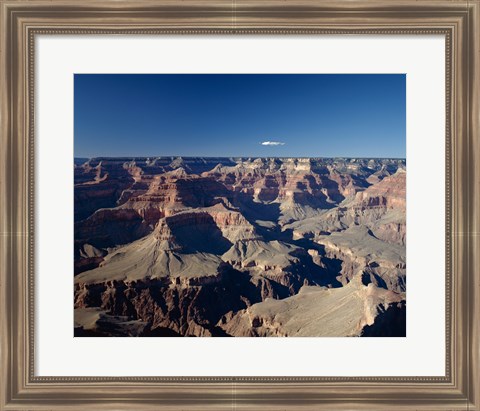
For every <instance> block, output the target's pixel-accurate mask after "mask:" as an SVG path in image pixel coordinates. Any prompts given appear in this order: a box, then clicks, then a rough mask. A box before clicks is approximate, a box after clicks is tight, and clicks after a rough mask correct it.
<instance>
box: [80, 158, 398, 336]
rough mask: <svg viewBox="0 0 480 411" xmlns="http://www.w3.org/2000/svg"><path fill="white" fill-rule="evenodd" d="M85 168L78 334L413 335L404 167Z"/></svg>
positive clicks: (156, 164)
mask: <svg viewBox="0 0 480 411" xmlns="http://www.w3.org/2000/svg"><path fill="white" fill-rule="evenodd" d="M74 167H75V212H74V216H75V255H74V274H75V276H74V305H75V335H76V336H199V337H201V336H202V337H203V336H247V337H257V336H272V337H273V336H309V337H313V336H318V337H321V336H405V330H406V294H405V293H406V259H405V241H406V217H405V216H406V211H405V210H406V204H405V201H406V196H405V185H406V164H405V160H399V159H351V158H187V157H178V158H175V157H158V158H154V157H151V158H92V159H75V165H74Z"/></svg>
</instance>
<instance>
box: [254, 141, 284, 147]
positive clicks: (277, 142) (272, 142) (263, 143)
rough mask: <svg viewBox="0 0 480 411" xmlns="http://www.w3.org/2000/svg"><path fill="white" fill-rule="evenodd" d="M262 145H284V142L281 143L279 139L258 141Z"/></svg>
mask: <svg viewBox="0 0 480 411" xmlns="http://www.w3.org/2000/svg"><path fill="white" fill-rule="evenodd" d="M260 144H261V145H262V146H284V145H285V143H282V142H281V141H262V142H261V143H260Z"/></svg>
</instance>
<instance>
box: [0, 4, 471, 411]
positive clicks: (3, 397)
mask: <svg viewBox="0 0 480 411" xmlns="http://www.w3.org/2000/svg"><path fill="white" fill-rule="evenodd" d="M0 6H1V8H0V13H1V15H0V32H1V43H0V51H1V53H0V59H1V60H0V90H1V111H0V121H1V123H0V130H1V133H0V139H1V146H0V156H1V157H0V167H1V173H0V212H1V214H0V267H1V271H0V291H1V294H0V330H1V334H0V344H1V345H0V349H1V352H0V353H1V357H0V358H1V370H0V372H1V374H0V393H1V394H0V409H2V410H3V409H5V410H26V409H29V410H40V409H42V410H44V409H49V410H50V409H55V410H60V409H67V408H68V409H72V410H84V409H136V410H140V409H144V410H150V409H151V410H153V409H155V410H157V409H168V410H172V409H191V410H195V409H242V410H243V409H245V410H247V409H252V410H254V409H259V408H260V407H262V409H282V410H283V409H292V410H293V409H322V410H334V409H335V410H337V409H338V410H340V409H342V410H343V409H361V410H367V409H368V410H407V409H408V410H412V409H415V410H465V411H474V410H477V411H480V361H479V356H480V341H479V337H480V331H479V322H480V257H479V256H480V210H479V205H480V204H479V198H480V161H479V160H480V129H479V125H480V0H469V1H468V0H467V1H463V0H417V1H416V0H390V1H389V0H370V1H366V0H331V1H328V0H327V1H322V0H301V1H289V2H287V1H282V0H235V1H215V0H214V1H200V0H197V1H194V0H183V1H169V0H157V1H155V0H141V1H134V0H117V1H109V0H97V1H89V0H84V1H83V2H77V1H75V0H53V1H49V0H30V1H22V0H0ZM86 33H88V34H94V33H98V34H106V33H111V34H132V35H133V34H146V33H148V34H159V35H161V34H167V33H168V34H172V33H174V34H199V33H203V34H205V33H209V34H228V35H236V34H252V35H254V34H275V35H282V34H318V33H322V34H326V33H332V34H356V33H362V34H433V33H435V34H442V35H445V37H446V50H445V53H446V90H447V93H446V109H447V110H446V113H447V120H446V130H447V135H446V148H447V149H446V152H447V158H446V170H447V178H446V205H447V207H446V208H447V213H446V214H447V215H446V227H447V229H446V244H447V247H446V255H445V258H446V267H447V277H446V289H447V300H446V307H447V312H446V319H447V321H446V353H445V355H446V375H445V377H415V376H411V377H388V378H387V377H385V378H383V377H356V378H353V377H336V378H334V377H119V378H114V377H110V378H101V377H36V376H35V375H34V333H33V326H34V324H33V312H34V311H33V310H34V305H33V297H34V295H33V284H34V272H33V248H34V225H33V218H34V195H33V193H34V191H33V187H34V172H33V170H34V169H33V166H34V146H33V138H34V81H33V80H34V56H35V54H34V37H35V35H37V34H51V35H56V34H86Z"/></svg>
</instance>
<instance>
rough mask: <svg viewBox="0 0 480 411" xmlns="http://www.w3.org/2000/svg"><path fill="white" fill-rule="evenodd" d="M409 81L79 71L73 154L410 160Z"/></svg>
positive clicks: (367, 77) (394, 78) (352, 76)
mask: <svg viewBox="0 0 480 411" xmlns="http://www.w3.org/2000/svg"><path fill="white" fill-rule="evenodd" d="M405 80H406V79H405V75H403V74H380V75H376V74H368V75H367V74H358V75H357V74H343V75H342V74H340V75H337V74H333V75H330V74H312V75H310V74H309V75H304V74H298V75H296V74H287V75H277V74H273V75H272V74H267V75H250V74H240V75H238V74H226V75H218V74H209V75H201V74H200V75H181V74H180V75H173V74H152V75H150V74H149V75H145V74H138V75H137V74H125V75H124V74H76V75H75V89H74V100H75V101H74V103H75V106H74V110H75V135H74V140H75V157H98V156H111V157H113V156H134V157H135V156H136V157H139V156H176V155H180V156H266V157H271V156H272V157H275V156H279V157H288V156H292V157H401V158H404V157H405V150H406V147H405V127H406V124H405V123H406V114H405V113H406V112H405V110H406V106H405V103H406V101H405V98H406V83H405ZM266 141H270V142H279V143H283V145H262V144H261V143H262V142H266Z"/></svg>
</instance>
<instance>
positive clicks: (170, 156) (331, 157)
mask: <svg viewBox="0 0 480 411" xmlns="http://www.w3.org/2000/svg"><path fill="white" fill-rule="evenodd" d="M73 158H74V159H85V158H86V159H88V160H92V159H99V158H112V159H116V158H128V159H135V158H138V159H147V158H148V159H150V158H229V159H230V158H279V159H284V158H297V159H298V158H302V159H303V158H308V159H314V158H319V159H336V158H338V159H340V158H345V159H362V160H377V159H389V160H406V157H391V156H380V157H378V156H377V157H363V156H248V155H244V156H179V155H163V156H152V155H150V156H144V155H143V156H92V157H89V156H73Z"/></svg>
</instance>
